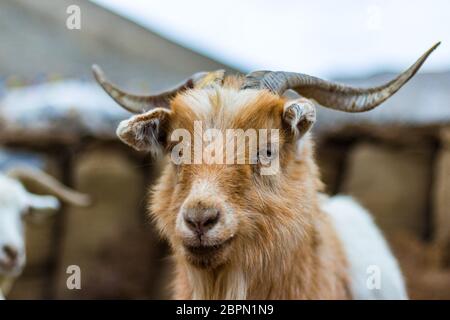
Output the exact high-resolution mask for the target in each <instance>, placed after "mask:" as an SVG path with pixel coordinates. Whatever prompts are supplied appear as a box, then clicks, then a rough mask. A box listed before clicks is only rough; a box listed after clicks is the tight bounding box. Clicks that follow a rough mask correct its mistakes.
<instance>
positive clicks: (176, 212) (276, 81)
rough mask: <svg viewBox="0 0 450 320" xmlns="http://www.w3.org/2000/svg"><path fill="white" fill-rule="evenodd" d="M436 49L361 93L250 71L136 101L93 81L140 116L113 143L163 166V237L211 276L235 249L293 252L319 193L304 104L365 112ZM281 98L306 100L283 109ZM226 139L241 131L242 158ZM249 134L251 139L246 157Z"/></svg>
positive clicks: (157, 209) (215, 75) (159, 211)
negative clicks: (290, 93) (158, 158)
mask: <svg viewBox="0 0 450 320" xmlns="http://www.w3.org/2000/svg"><path fill="white" fill-rule="evenodd" d="M438 45H439V44H436V45H434V46H433V47H432V48H431V49H429V50H428V51H427V52H426V53H425V54H423V55H422V56H421V57H420V58H419V59H418V60H417V61H416V63H414V64H413V65H412V66H411V67H410V68H409V69H407V70H406V71H405V72H403V73H402V74H401V75H400V76H398V77H397V78H396V79H395V80H393V81H390V82H389V83H386V84H384V85H381V86H378V87H374V88H367V89H359V88H353V87H349V86H346V85H342V84H337V83H332V82H328V81H325V80H322V79H319V78H316V77H311V76H308V75H305V74H302V73H295V72H283V71H277V72H272V71H255V72H252V73H250V74H248V75H246V76H245V79H239V78H235V77H226V78H224V71H223V70H218V71H215V72H210V73H205V72H200V73H196V74H194V75H192V76H191V77H190V78H189V79H187V80H186V81H184V82H183V83H182V84H181V85H179V86H177V87H175V88H173V89H170V90H168V91H165V92H163V93H161V94H158V95H150V96H137V95H134V94H129V93H126V92H124V91H123V90H121V89H119V88H118V87H116V86H114V85H113V84H112V83H111V82H109V81H108V80H107V79H106V78H105V76H104V74H103V73H102V71H101V70H100V68H99V67H98V66H94V67H93V71H94V76H95V78H96V80H97V81H98V82H99V83H100V85H101V86H102V87H103V89H105V91H106V92H107V93H108V94H109V95H110V96H111V97H112V98H113V99H114V100H116V102H118V103H119V104H120V105H121V106H122V107H124V108H125V109H127V110H129V111H131V112H134V113H140V114H139V115H137V116H134V117H132V118H130V119H129V120H126V121H123V122H122V123H121V124H120V125H119V127H118V129H117V134H118V136H119V137H120V139H121V140H122V141H123V142H125V143H126V144H128V145H130V146H132V147H134V148H135V149H137V150H141V151H149V152H152V153H155V154H157V153H166V154H169V155H170V156H171V157H170V158H171V162H172V164H171V165H170V166H169V167H168V168H167V170H166V171H165V174H164V175H163V178H162V180H161V182H160V184H159V186H158V187H157V189H156V192H155V194H154V196H153V205H152V210H153V212H154V215H155V217H156V220H157V222H158V224H159V227H160V229H161V230H162V232H163V234H164V235H165V236H166V237H167V238H169V240H170V242H171V244H172V246H173V248H174V250H175V251H176V252H177V253H179V254H180V255H182V256H185V257H187V260H188V261H190V262H191V263H193V264H195V265H197V266H200V267H209V268H213V267H216V266H218V265H221V264H223V263H225V262H226V261H228V260H230V259H232V257H233V254H232V252H233V250H235V249H237V250H239V251H238V252H240V253H242V251H244V253H246V254H244V255H242V254H240V255H238V256H239V257H237V258H236V259H240V260H241V261H242V260H246V259H247V258H248V257H249V256H250V255H251V253H252V252H253V253H255V252H256V251H258V250H257V249H258V248H259V249H260V250H259V251H260V252H261V254H260V255H259V256H258V255H257V256H258V257H257V258H256V259H264V257H267V256H270V255H272V256H273V254H275V253H274V251H275V252H276V251H277V250H271V251H270V248H271V247H272V248H273V247H274V246H276V243H277V242H279V243H282V244H283V245H284V246H287V245H298V243H297V242H296V239H297V238H298V237H301V234H302V232H303V231H304V230H302V227H307V224H308V223H305V221H306V220H307V219H304V220H303V221H302V219H303V218H304V217H302V215H301V214H299V211H301V212H306V213H307V212H314V208H310V207H308V206H309V205H310V204H311V203H315V201H314V200H313V199H314V197H316V192H317V190H318V185H319V184H318V182H317V181H316V180H317V179H316V176H317V174H316V172H315V165H314V163H313V161H312V157H311V155H310V144H309V143H307V142H308V137H307V136H305V134H306V132H307V131H308V130H309V129H310V127H311V125H312V124H313V123H314V121H315V108H314V106H313V104H312V102H310V100H307V99H305V98H310V99H314V100H315V101H317V102H318V103H320V104H321V105H323V106H326V107H329V108H332V109H337V110H341V111H345V112H363V111H368V110H371V109H373V108H375V107H376V106H378V105H380V104H381V103H382V102H383V101H385V100H386V99H388V98H389V97H390V96H392V95H393V94H394V93H395V92H397V90H399V89H400V88H401V87H402V86H403V85H404V84H405V83H406V82H407V81H408V80H409V79H410V78H411V77H412V76H413V75H414V74H415V73H416V72H417V70H418V69H419V68H420V66H421V65H422V64H423V63H424V61H425V60H426V58H427V57H428V56H429V55H430V54H431V52H432V51H433V50H434V49H435V48H436V47H437V46H438ZM288 89H291V90H294V91H296V92H297V93H298V94H300V96H302V97H305V98H298V99H296V100H293V101H287V100H285V99H284V98H283V94H284V93H285V92H286V90H288ZM146 110H150V111H148V112H145V111H146ZM141 112H145V113H141ZM196 128H197V129H200V128H201V129H202V130H196ZM208 129H210V130H209V131H208ZM230 129H234V130H236V129H237V130H239V129H240V130H243V131H244V134H243V135H244V142H243V143H241V145H244V151H242V149H239V144H240V143H239V142H238V143H237V147H236V148H235V146H230V141H231V140H233V134H231V138H230V137H229V136H228V133H227V130H230ZM260 129H263V130H269V131H270V134H269V133H267V132H262V131H259V130H260ZM272 129H273V130H275V131H272ZM247 130H253V138H255V136H256V137H257V138H256V139H253V142H254V143H255V145H253V147H252V148H249V149H250V151H248V152H247V151H245V150H248V149H247V148H246V147H245V145H246V143H245V133H247ZM207 131H208V133H207ZM272 132H273V134H272ZM205 135H206V137H205ZM174 140H175V142H178V144H177V143H174ZM180 140H182V142H181V147H180ZM205 140H206V144H205V143H203V142H204V141H205ZM255 140H256V141H255ZM261 142H262V143H261ZM298 142H303V143H298ZM250 144H251V143H250ZM299 145H300V146H299ZM183 146H184V147H183ZM237 149H238V150H241V151H238V150H237ZM229 151H231V154H232V155H231V156H229ZM237 159H239V160H237ZM232 160H234V161H232ZM293 164H295V165H293ZM302 197H303V198H302ZM308 199H309V201H307V200H308ZM299 206H300V207H301V209H299ZM293 212H296V214H293ZM286 236H287V237H288V238H289V239H286ZM248 246H250V247H251V248H252V249H250V250H246V247H248ZM245 251H246V252H245ZM278 251H280V250H278ZM234 256H236V255H234ZM247 260H252V259H247ZM247 262H248V261H247ZM260 262H261V261H260ZM263 264H264V262H263ZM247 265H251V263H247Z"/></svg>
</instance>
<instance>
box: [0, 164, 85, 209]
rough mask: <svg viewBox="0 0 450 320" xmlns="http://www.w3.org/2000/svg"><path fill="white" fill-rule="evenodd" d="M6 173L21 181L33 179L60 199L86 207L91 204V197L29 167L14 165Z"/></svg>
mask: <svg viewBox="0 0 450 320" xmlns="http://www.w3.org/2000/svg"><path fill="white" fill-rule="evenodd" d="M6 175H7V176H8V177H11V178H15V179H18V180H23V181H27V180H28V181H33V182H35V183H37V184H38V185H39V186H41V187H43V188H44V189H46V190H47V191H48V192H49V193H50V194H53V195H55V196H57V197H58V198H60V199H61V200H63V201H65V202H67V203H69V204H72V205H75V206H80V207H86V206H88V205H90V204H91V199H90V197H89V196H88V195H85V194H83V193H80V192H77V191H75V190H72V189H70V188H68V187H66V186H64V185H62V184H61V183H60V182H59V181H57V180H56V179H55V178H53V177H52V176H50V175H48V174H46V173H44V172H42V171H40V170H36V169H33V168H29V167H16V168H12V169H10V170H8V171H7V173H6Z"/></svg>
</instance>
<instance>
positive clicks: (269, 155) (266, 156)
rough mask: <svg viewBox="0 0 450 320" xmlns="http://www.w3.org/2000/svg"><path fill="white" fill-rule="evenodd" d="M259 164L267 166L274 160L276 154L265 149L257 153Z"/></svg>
mask: <svg viewBox="0 0 450 320" xmlns="http://www.w3.org/2000/svg"><path fill="white" fill-rule="evenodd" d="M257 157H258V163H259V164H262V165H267V164H269V162H270V161H271V160H273V157H274V153H273V151H272V150H271V149H269V148H267V149H263V150H260V151H258V153H257Z"/></svg>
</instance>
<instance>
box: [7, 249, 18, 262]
mask: <svg viewBox="0 0 450 320" xmlns="http://www.w3.org/2000/svg"><path fill="white" fill-rule="evenodd" d="M3 252H4V253H5V254H6V256H7V257H8V259H10V260H11V261H12V262H14V261H16V260H17V257H18V256H19V251H18V250H17V249H16V248H15V247H13V246H11V245H4V246H3Z"/></svg>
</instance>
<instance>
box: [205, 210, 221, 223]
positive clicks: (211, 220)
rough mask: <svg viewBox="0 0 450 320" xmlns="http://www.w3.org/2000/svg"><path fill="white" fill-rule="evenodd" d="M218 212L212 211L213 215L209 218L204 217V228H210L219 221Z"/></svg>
mask: <svg viewBox="0 0 450 320" xmlns="http://www.w3.org/2000/svg"><path fill="white" fill-rule="evenodd" d="M219 215H220V212H219V210H214V213H213V214H212V215H211V216H206V219H205V221H204V222H203V226H204V227H212V226H214V225H215V224H216V223H217V222H218V221H219Z"/></svg>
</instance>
